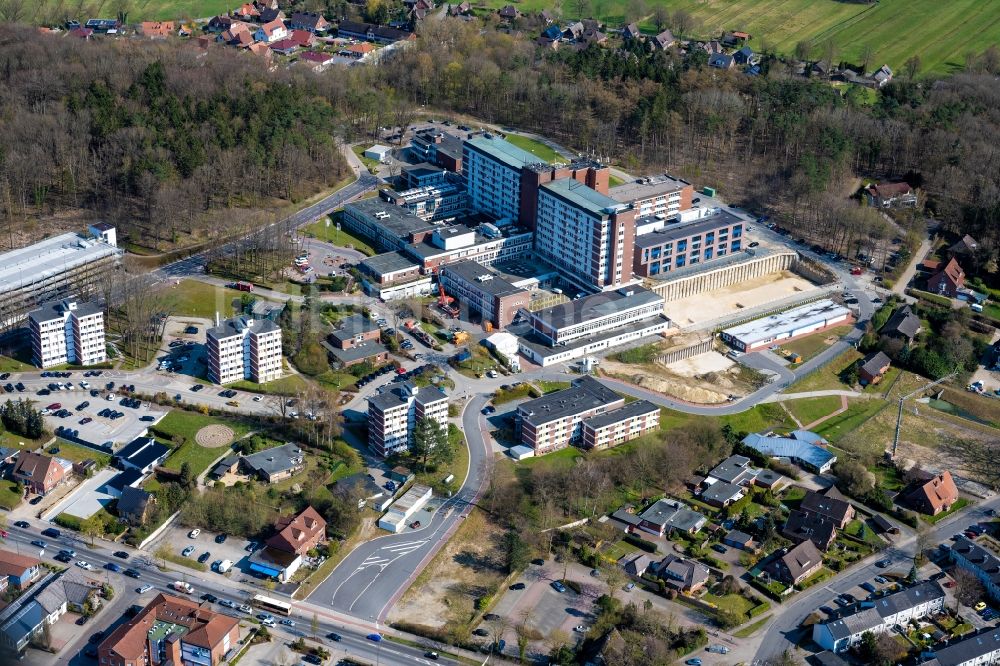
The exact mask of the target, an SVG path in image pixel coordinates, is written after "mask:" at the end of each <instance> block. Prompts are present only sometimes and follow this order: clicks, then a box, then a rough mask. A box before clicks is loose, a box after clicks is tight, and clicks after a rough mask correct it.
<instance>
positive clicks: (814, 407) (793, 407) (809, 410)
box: [784, 395, 840, 426]
mask: <svg viewBox="0 0 1000 666" xmlns="http://www.w3.org/2000/svg"><path fill="white" fill-rule="evenodd" d="M784 405H785V408H786V409H787V410H788V411H790V412H791V413H792V414H793V415H794V416H795V418H797V419H798V420H799V423H801V424H802V425H803V426H807V425H809V424H810V423H813V422H814V421H817V420H819V419H821V418H823V417H824V416H827V415H829V414H832V413H833V412H835V411H837V410H838V409H840V397H839V396H835V395H827V396H822V397H820V398H803V399H801V400H786V401H785V403H784Z"/></svg>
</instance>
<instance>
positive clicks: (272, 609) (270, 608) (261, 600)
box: [250, 594, 292, 616]
mask: <svg viewBox="0 0 1000 666" xmlns="http://www.w3.org/2000/svg"><path fill="white" fill-rule="evenodd" d="M250 603H251V604H253V605H254V606H256V607H257V608H260V609H262V610H266V611H267V612H269V613H275V614H277V615H286V616H287V615H291V614H292V605H291V604H290V603H288V602H287V601H279V600H278V599H272V598H271V597H265V596H264V595H263V594H255V595H253V599H251V600H250Z"/></svg>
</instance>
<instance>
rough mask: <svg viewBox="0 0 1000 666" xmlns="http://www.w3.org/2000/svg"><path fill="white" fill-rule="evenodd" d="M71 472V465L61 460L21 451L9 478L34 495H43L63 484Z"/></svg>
mask: <svg viewBox="0 0 1000 666" xmlns="http://www.w3.org/2000/svg"><path fill="white" fill-rule="evenodd" d="M72 470H73V464H72V463H70V462H69V461H67V460H63V459H61V458H53V457H51V456H46V455H42V454H41V453H35V452H34V451H22V452H21V453H19V454H18V456H17V463H15V465H14V471H13V472H11V476H12V477H13V479H14V480H15V481H17V482H18V483H20V484H21V485H23V486H24V487H25V488H27V489H28V492H31V493H35V494H36V495H45V494H47V493H49V492H51V491H52V489H53V488H55V487H56V486H58V485H59V484H61V483H62V482H64V481H65V480H66V479H67V478H68V477H69V475H70V472H71V471H72Z"/></svg>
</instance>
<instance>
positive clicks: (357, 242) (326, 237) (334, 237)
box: [302, 213, 375, 257]
mask: <svg viewBox="0 0 1000 666" xmlns="http://www.w3.org/2000/svg"><path fill="white" fill-rule="evenodd" d="M335 215H337V214H336V213H335ZM338 219H339V215H337V217H336V218H331V221H330V226H327V225H326V220H327V218H324V219H322V220H317V221H316V222H313V223H312V224H309V225H306V226H305V227H303V228H302V230H303V231H304V232H305V233H306V234H307V235H309V236H312V237H314V238H318V239H319V240H323V241H326V242H327V243H333V244H334V245H336V246H337V247H347V246H348V245H350V246H351V247H353V248H354V249H355V250H357V251H358V252H361V253H363V254H366V255H368V256H369V257H370V256H372V255H373V254H375V248H373V247H372V246H371V245H369V242H368V240H366V239H363V238H361V237H360V236H355V235H354V234H352V233H350V232H348V231H346V230H345V229H343V228H341V230H340V231H337V227H336V226H335V225H336V223H337V220H338ZM341 227H343V225H341Z"/></svg>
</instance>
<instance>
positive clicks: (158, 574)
mask: <svg viewBox="0 0 1000 666" xmlns="http://www.w3.org/2000/svg"><path fill="white" fill-rule="evenodd" d="M8 534H9V536H8V537H7V538H6V539H3V540H2V543H3V546H4V548H5V549H7V550H12V551H15V552H19V553H21V554H24V555H29V556H32V557H37V556H39V555H41V559H43V560H44V561H46V562H49V563H51V564H54V565H57V566H64V565H61V564H59V563H57V562H55V561H54V560H53V556H54V555H56V554H57V553H58V552H59V550H60V549H62V548H72V549H74V550H75V551H76V558H75V559H76V560H84V561H86V562H88V563H90V564H91V565H92V566H93V567H94V570H93V571H92V572H91V575H92V576H93V577H94V578H96V579H99V580H101V581H103V582H107V583H110V584H111V585H112V586H113V587H114V588H115V591H116V593H117V594H116V597H115V609H112V610H110V611H105V612H104V613H101V614H99V615H98V616H97V617H96V618H95V619H94V620H93V621H91V622H90V623H88V624H87V626H86V628H85V629H83V630H81V631H80V632H79V633H80V636H79V637H78V638H77V639H76V640H75V641H74V642H73V643H72V644H71V645H69V646H68V647H67V648H65V649H64V650H63V653H62V654H63V658H64V659H67V660H68V661H69V663H70V664H73V665H79V666H91V665H93V664H95V663H96V661H95V660H93V659H89V658H87V657H86V656H84V655H83V650H84V649H85V648H86V647H87V638H88V637H89V636H90V635H92V634H93V633H94V632H96V631H99V630H102V629H105V628H107V627H108V626H110V625H111V624H113V623H115V622H116V621H117V620H118V619H119V617H120V612H121V611H120V610H118V609H122V610H124V609H125V608H127V607H128V605H131V604H133V603H139V604H145V603H147V602H148V601H149V600H150V599H151V598H152V597H153V595H155V594H156V593H157V592H169V593H171V594H176V593H175V592H172V590H171V589H170V585H171V584H172V583H173V582H174V581H178V580H181V581H185V582H188V583H190V584H191V585H192V586H193V587H194V588H195V591H194V594H193V595H192V598H193V599H195V600H198V601H200V597H201V595H203V594H206V593H211V594H214V595H216V596H217V597H219V598H223V599H230V600H232V601H237V602H240V603H243V602H245V601H247V600H248V599H249V597H250V596H252V595H253V594H256V593H258V592H259V590H257V589H255V588H252V587H249V586H245V585H242V584H241V583H240V582H239V581H238V580H233V579H230V578H226V577H225V576H221V575H219V574H214V573H211V572H204V573H203V572H198V571H194V570H191V571H190V572H187V571H167V572H164V571H160V570H159V569H158V568H157V567H156V563H155V562H154V561H153V560H152V559H151V558H149V557H144V556H142V555H136V554H135V551H134V550H133V549H131V548H128V547H126V546H121V545H118V544H109V543H107V542H103V541H101V542H99V543H98V544H97V546H96V547H95V548H90V547H89V546H88V545H87V544H86V543H85V542H84V541H83V540H81V539H79V538H75V537H74V536H72V535H71V534H69V533H67V532H64V534H63V537H62V538H61V539H60V540H58V541H55V540H52V539H49V538H47V537H40V536H39V533H38V529H37V528H36V527H32V528H30V529H20V528H17V527H13V526H11V527H9V528H8ZM39 538H41V539H42V540H43V541H45V542H46V544H47V548H46V549H45V550H44V551H39V549H38V547H36V546H33V545H31V543H30V542H31V541H32V540H34V539H39ZM119 549H121V550H125V551H127V552H129V553H132V554H133V556H132V557H131V558H129V559H128V560H121V559H119V558H116V557H114V556H113V555H112V553H113V552H114V551H115V550H119ZM108 562H114V563H116V564H118V565H120V566H122V567H123V568H125V567H134V568H135V569H137V570H139V571H140V572H141V578H140V579H139V580H135V579H132V578H127V577H125V576H124V575H123V574H121V573H114V572H112V571H109V570H107V569H105V568H104V566H105V565H106V564H107V563H108ZM71 566H72V565H71ZM143 584H150V585H152V586H153V588H154V589H153V590H150V591H149V592H146V593H145V594H142V595H140V594H139V593H138V591H137V590H138V588H139V586H140V585H143ZM119 599H124V601H125V604H128V605H125V604H122V603H120V602H119ZM211 606H212V609H213V610H215V611H216V612H220V613H225V614H227V615H231V616H233V617H237V618H240V619H241V620H245V619H248V616H247V615H246V614H244V613H241V612H240V611H238V610H234V609H229V608H225V607H223V606H219V605H218V604H212V605H211ZM314 613H315V614H316V617H317V621H318V632H317V633H318V635H319V636H321V637H325V636H327V635H328V634H329V633H330V632H336V633H338V634H340V635H341V636H342V637H343V640H341V641H339V642H334V641H332V640H330V639H325V638H324V640H323V642H324V643H326V644H327V646H328V647H329V648H330V649H332V650H334V651H337V652H346V653H347V654H350V655H352V656H355V657H358V658H360V659H364V660H366V661H369V662H371V663H379V664H399V665H412V664H431V663H440V664H456V663H458V662H457V661H455V660H452V659H449V658H447V657H445V656H442V657H441V659H440V660H439V661H437V662H432V661H431V660H429V659H427V658H425V657H424V653H425V652H426V651H427V650H431V649H433V650H436V651H439V652H440V651H441V649H442V647H441V646H437V645H434V644H432V643H430V642H429V641H428V642H427V644H426V646H424V647H413V646H409V645H404V644H401V643H397V642H393V641H391V640H383V641H381V642H379V643H375V642H373V641H371V640H368V639H367V636H368V635H369V634H371V633H374V632H375V631H376V629H374V628H373V627H372V626H370V625H366V624H364V623H355V622H351V621H350V620H347V621H344V620H342V619H341V618H338V617H337V616H335V615H332V614H329V613H325V612H324V610H323V609H321V608H315V607H313V606H312V605H311V604H307V603H303V602H300V603H293V611H292V616H291V617H292V619H293V620H294V621H295V624H296V626H295V627H286V626H282V625H278V626H277V627H276V628H275V629H272V630H271V631H272V634H274V635H276V637H277V639H278V640H284V641H286V642H291V641H292V640H294V639H295V638H297V637H299V636H307V637H308V636H310V635H311V633H312V629H311V624H312V618H313V614H314ZM379 633H383V635H384V632H379ZM242 635H243V636H245V635H246V631H243V632H242Z"/></svg>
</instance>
